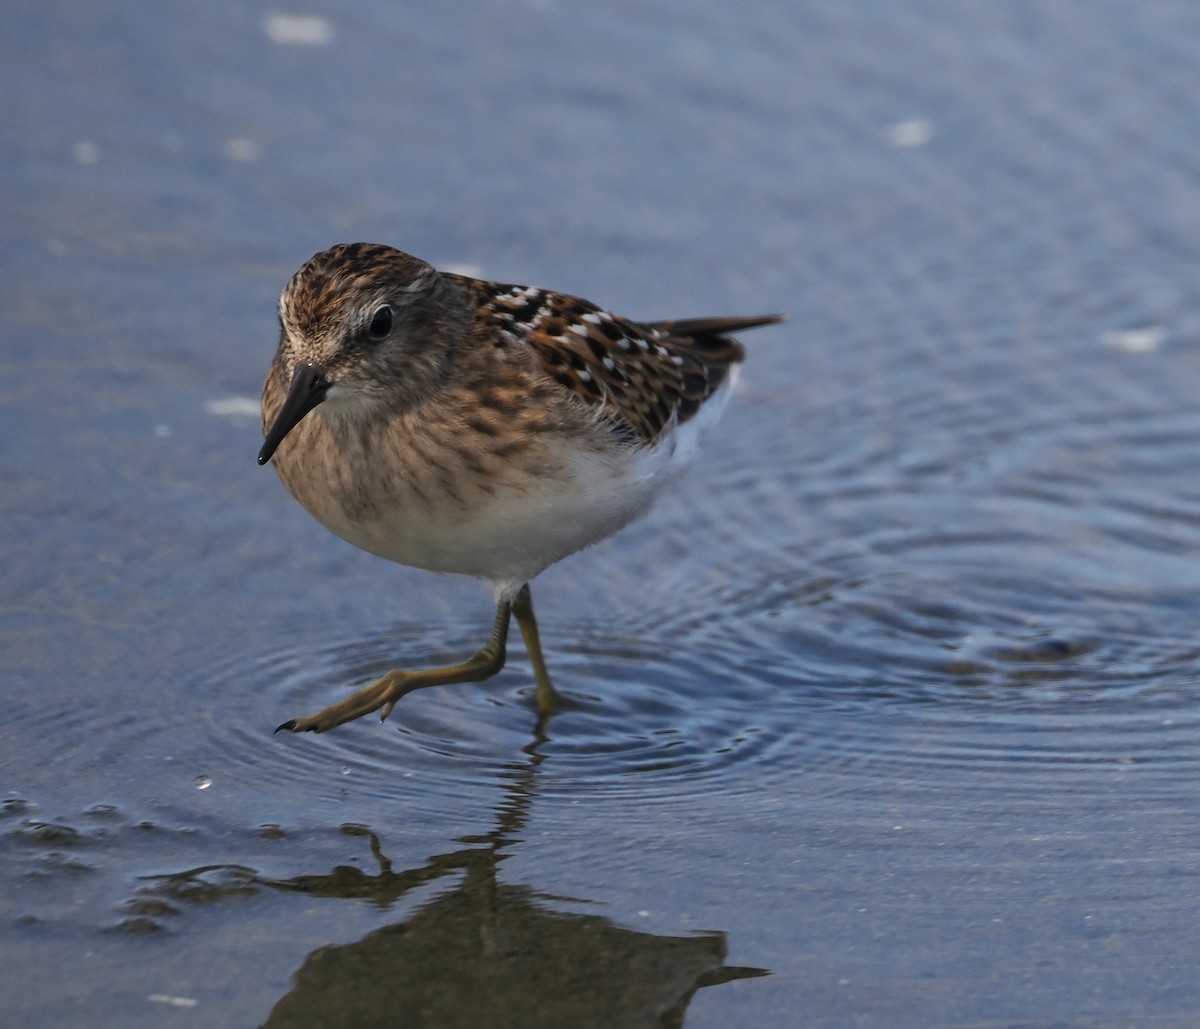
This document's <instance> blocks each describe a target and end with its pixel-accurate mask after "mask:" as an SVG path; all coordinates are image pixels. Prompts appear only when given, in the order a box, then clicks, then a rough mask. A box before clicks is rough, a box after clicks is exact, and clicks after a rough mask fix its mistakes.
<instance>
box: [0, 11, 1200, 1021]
mask: <svg viewBox="0 0 1200 1029" xmlns="http://www.w3.org/2000/svg"><path fill="white" fill-rule="evenodd" d="M287 13H288V12H284V14H285V15H286V14H287ZM1198 46H1200V11H1197V12H1194V11H1193V10H1192V9H1191V8H1190V7H1188V6H1186V5H1180V4H1171V3H1166V2H1150V3H1143V4H1139V5H1126V4H1117V3H1110V2H1097V3H1089V4H1086V5H1084V4H1075V5H1044V4H1043V5H1016V4H1003V5H975V6H964V5H960V4H954V3H949V2H945V0H926V2H921V3H915V4H905V5H891V4H886V3H881V2H866V3H861V4H856V5H850V6H847V5H844V4H837V3H832V2H827V0H818V2H814V3H809V4H805V5H802V6H800V5H791V4H782V3H767V2H764V0H751V2H749V3H744V4H739V5H736V10H734V9H733V7H731V6H730V5H722V4H715V3H702V4H694V5H689V6H688V8H687V9H686V10H684V9H683V8H680V7H678V6H675V7H671V6H667V5H660V6H658V7H657V8H652V9H648V8H647V7H646V5H638V4H630V3H618V4H608V5H603V6H599V7H597V6H593V7H589V8H586V9H585V8H578V9H577V8H572V7H569V6H567V5H563V4H558V3H554V2H547V0H541V2H530V3H526V4H521V5H513V4H501V3H484V4H470V5H465V4H464V5H454V4H452V5H449V6H447V5H446V4H432V3H415V4H406V5H403V6H399V7H397V6H394V5H388V4H382V3H378V2H369V0H359V2H357V3H353V4H348V5H343V6H342V7H341V8H339V9H338V10H337V11H336V12H335V11H333V10H332V9H331V10H330V11H329V12H328V13H321V12H320V11H316V12H312V13H311V14H310V16H309V18H308V20H304V19H300V20H296V18H295V17H290V18H289V17H282V18H281V17H280V15H279V13H278V12H275V13H273V12H271V11H269V10H267V9H265V8H258V7H253V6H247V5H240V4H233V3H228V2H219V3H215V4H208V5H204V6H202V7H196V6H195V5H191V6H189V5H183V4H179V3H175V2H168V3H164V4H159V5H156V6H153V7H146V6H145V5H135V4H132V3H118V4H108V5H105V6H104V7H103V9H100V8H94V6H92V5H86V4H72V3H68V2H65V0H52V2H50V3H47V4H44V5H41V6H40V7H38V8H37V9H36V10H34V9H33V8H28V9H25V8H21V9H18V10H14V11H12V12H9V14H8V17H7V18H6V19H5V26H4V32H3V33H0V147H2V148H3V152H4V154H5V155H6V159H5V160H4V161H2V162H0V233H2V239H3V242H4V244H5V246H4V247H3V250H2V251H0V271H2V274H0V379H2V382H3V403H2V404H0V439H2V440H3V443H2V445H0V485H2V486H3V489H2V490H0V512H2V514H0V519H2V521H0V524H2V525H3V531H4V540H5V545H4V547H3V549H2V550H0V654H2V655H3V661H2V662H0V682H2V683H3V696H4V700H5V704H6V710H5V717H4V718H3V720H2V722H0V789H2V790H3V795H2V796H0V801H5V803H3V805H2V806H0V898H3V899H2V901H0V911H2V912H3V914H4V917H3V919H2V920H0V953H3V955H4V961H3V962H0V1009H3V1010H4V1011H5V1012H6V1013H7V1017H8V1018H10V1019H12V1020H13V1022H14V1024H21V1025H26V1026H93V1025H96V1024H113V1025H118V1024H119V1025H122V1026H141V1025H145V1026H163V1025H175V1024H179V1025H196V1024H206V1025H222V1024H227V1025H257V1024H264V1023H267V1022H268V1020H270V1024H273V1025H293V1026H301V1025H317V1024H324V1025H335V1024H347V1025H360V1026H361V1025H369V1024H394V1023H395V1022H397V1021H403V1020H404V1019H407V1020H408V1023H411V1024H428V1025H437V1026H453V1025H477V1024H481V1021H482V1020H485V1019H489V1018H490V1019H491V1024H494V1025H497V1026H499V1025H506V1024H514V1025H522V1026H535V1025H546V1026H553V1025H563V1024H571V1025H597V1026H601V1025H615V1026H626V1025H661V1024H674V1023H672V1022H671V1021H670V1019H671V1018H676V1019H682V1020H683V1021H684V1023H685V1024H686V1025H688V1026H689V1027H698V1026H712V1027H727V1026H735V1025H745V1026H767V1025H771V1026H788V1025H799V1024H806V1025H807V1024H813V1025H830V1026H842V1025H852V1024H863V1025H875V1024H887V1025H897V1026H929V1025H980V1024H986V1025H1010V1024H1021V1025H1061V1024H1087V1025H1104V1026H1108V1025H1111V1026H1123V1025H1129V1024H1138V1025H1155V1026H1158V1025H1162V1026H1167V1025H1181V1026H1182V1025H1191V1024H1194V1023H1195V1022H1196V1020H1197V1018H1200V985H1198V984H1197V979H1196V976H1195V966H1196V962H1197V959H1198V958H1200V932H1198V931H1197V929H1196V926H1195V915H1194V912H1195V910H1196V907H1197V901H1198V899H1200V877H1198V873H1197V861H1196V846H1195V841H1196V839H1197V838H1200V804H1198V803H1197V791H1196V786H1195V782H1196V779H1197V772H1198V771H1200V742H1198V741H1200V732H1198V730H1200V710H1198V706H1200V643H1198V642H1197V638H1196V629H1197V625H1198V624H1200V612H1198V608H1200V486H1198V485H1197V481H1196V476H1195V473H1194V468H1195V465H1196V460H1197V459H1196V455H1197V453H1200V404H1198V402H1197V398H1198V397H1200V289H1198V287H1197V283H1198V282H1200V243H1198V242H1197V241H1198V240H1200V157H1198V156H1197V155H1200V113H1198V111H1197V107H1196V104H1195V97H1196V96H1197V95H1200V65H1198V64H1197V61H1196V60H1195V54H1196V52H1197V47H1198ZM354 239H369V240H379V241H384V242H390V243H393V244H395V245H397V246H400V247H402V248H403V249H405V250H408V251H410V252H412V253H415V254H418V255H420V256H421V257H423V258H426V259H428V260H430V261H433V262H434V263H436V264H438V265H440V266H442V267H448V268H453V269H455V270H467V271H469V272H471V273H474V274H480V275H483V276H487V277H494V278H498V279H502V280H505V281H515V282H528V283H531V284H536V285H542V286H549V287H554V288H558V289H561V290H565V291H568V292H575V293H580V294H582V295H584V296H587V297H589V298H590V299H592V300H595V301H596V302H599V303H602V304H605V305H607V306H610V307H612V308H613V309H615V310H617V311H619V312H621V313H624V314H627V315H629V316H631V317H635V318H645V319H655V318H669V317H677V316H678V317H687V316H698V315H705V314H756V313H760V312H771V311H776V310H785V311H787V312H788V313H789V315H790V320H789V321H788V322H787V323H786V325H784V326H781V327H778V328H772V329H763V330H758V331H756V332H755V333H753V334H747V336H746V337H745V342H746V343H747V345H748V347H749V349H750V357H749V360H748V362H747V364H746V366H745V373H744V375H743V377H742V380H741V383H740V385H739V392H738V393H737V395H736V396H735V397H734V402H733V404H732V405H731V407H730V409H729V411H728V412H727V414H726V417H725V419H724V420H723V421H722V423H721V425H720V427H719V428H718V430H717V431H715V432H714V433H712V434H711V435H710V436H709V438H708V439H707V440H706V441H705V448H704V454H703V457H702V460H701V461H700V462H699V464H698V466H697V468H696V469H695V470H694V472H693V473H692V474H691V475H690V476H689V477H688V478H687V479H686V480H685V481H684V482H683V483H682V484H681V485H680V486H679V488H678V489H677V490H676V491H675V492H674V493H673V494H672V495H670V496H669V497H668V498H666V499H665V500H664V501H663V502H662V503H661V504H660V505H659V507H658V508H657V509H656V510H655V512H654V513H652V515H651V516H650V517H648V518H647V519H645V520H644V521H642V522H640V523H638V524H637V525H635V526H633V527H631V528H630V529H628V530H627V531H626V532H624V533H623V534H621V535H620V536H618V537H617V538H616V539H614V540H612V541H610V542H608V543H605V544H603V545H601V546H599V547H597V548H595V549H593V550H591V551H588V552H587V553H585V554H582V555H578V556H576V557H574V558H572V559H570V560H569V561H567V562H564V563H563V564H562V565H561V566H559V567H557V568H555V569H552V570H551V571H550V572H548V573H547V574H546V575H544V576H543V577H541V578H540V579H539V580H538V582H537V583H536V584H535V590H534V592H535V597H536V599H537V604H538V610H539V615H540V619H541V622H542V633H543V642H544V644H545V647H546V649H547V655H548V659H549V662H550V666H551V669H552V671H553V673H554V675H555V679H556V682H557V683H558V685H559V686H560V688H561V689H563V690H564V691H565V692H566V693H567V694H568V696H569V698H570V700H571V703H570V706H569V707H568V708H567V710H565V711H564V712H563V713H561V714H560V715H558V716H557V717H555V718H554V719H553V720H552V721H551V723H550V724H549V726H548V727H547V729H546V732H545V734H544V735H543V736H539V735H538V734H537V732H536V729H535V722H536V719H535V717H534V715H533V713H532V709H531V698H532V680H531V676H530V675H529V672H528V665H527V663H526V662H525V660H524V654H523V651H522V649H521V647H520V646H519V644H514V646H513V648H512V658H511V660H510V664H509V667H508V668H507V669H506V670H505V672H504V673H502V675H500V676H499V677H497V679H495V680H493V681H492V682H489V683H484V684H475V685H464V686H456V687H448V688H445V689H439V690H431V691H426V692H422V693H420V694H417V695H414V696H412V697H409V698H407V699H406V700H405V701H404V702H403V703H402V705H401V706H400V707H398V708H397V710H396V712H395V713H394V715H393V716H392V719H391V720H390V721H389V722H388V723H386V724H385V725H384V726H382V727H381V726H379V725H378V724H377V723H375V722H373V721H371V720H363V721H361V722H359V723H355V724H353V725H350V726H347V727H344V728H342V729H340V730H338V731H336V732H334V733H331V734H329V735H325V736H321V737H307V736H306V737H303V738H292V737H286V738H285V737H277V736H272V735H271V734H270V730H271V729H272V728H273V727H274V726H275V725H276V724H278V723H279V722H280V721H282V720H284V719H285V718H288V717H293V716H295V715H297V714H301V713H305V712H308V711H310V710H312V709H315V708H316V707H319V706H321V705H323V704H326V703H329V702H331V701H333V700H335V699H337V698H338V697H339V696H341V695H342V694H343V693H345V692H346V691H348V689H349V688H350V687H351V686H352V685H355V684H359V683H361V682H364V681H367V680H369V679H371V678H373V677H375V676H377V675H378V674H380V673H381V672H382V671H384V670H386V669H387V668H390V667H392V666H393V665H397V664H402V665H403V664H407V665H409V666H411V667H421V666H427V665H431V664H435V663H442V662H447V661H453V660H457V659H460V658H462V657H464V656H465V655H466V654H468V653H469V652H471V651H472V650H474V649H475V648H476V647H478V646H479V645H480V643H481V642H482V640H483V638H484V637H485V636H486V633H487V630H488V627H489V624H490V619H491V605H490V602H489V598H488V596H487V594H486V591H484V590H483V589H481V588H480V587H479V586H477V585H476V584H473V583H470V582H462V581H456V580H450V579H439V578H435V577H432V576H429V575H426V574H424V573H420V572H416V571H412V570H409V569H403V568H399V567H395V566H389V565H386V564H385V563H384V562H381V561H378V560H377V559H374V558H371V557H369V556H368V555H365V554H360V553H358V552H356V551H354V550H353V549H352V548H351V547H349V546H348V545H347V544H344V543H342V542H341V541H339V540H336V539H334V538H332V537H330V536H329V535H328V534H327V533H325V532H324V530H322V529H321V528H320V527H319V526H317V525H316V524H315V523H313V522H312V521H311V520H310V519H309V518H308V517H307V516H306V515H305V514H304V512H303V511H302V510H300V509H299V507H297V506H296V505H295V504H294V503H293V502H292V501H291V499H290V498H289V497H288V496H287V495H286V493H285V492H284V491H283V489H282V487H281V486H280V485H279V483H278V482H277V481H276V479H275V477H274V475H273V474H272V473H271V472H270V470H269V469H261V468H259V467H257V465H256V464H255V460H254V458H255V454H256V453H257V450H258V446H259V441H260V435H259V426H258V419H257V415H256V414H255V413H254V411H255V405H256V403H257V395H258V391H259V388H260V385H261V381H262V377H263V375H264V373H265V370H266V367H267V363H268V362H269V360H270V357H271V354H272V352H273V349H274V344H275V333H276V328H275V316H274V303H275V297H276V295H277V293H278V290H279V289H280V287H281V286H282V284H283V283H284V282H285V281H286V279H287V277H288V276H289V275H290V274H291V272H292V271H293V270H294V269H295V268H296V267H297V266H298V265H299V264H300V263H301V262H302V261H303V260H305V259H306V258H307V257H308V256H309V255H310V254H312V253H313V252H314V251H316V250H319V249H323V248H324V247H326V246H328V245H330V244H332V243H334V242H337V241H345V240H354ZM68 970H69V971H68ZM589 972H590V973H591V979H590V981H587V982H585V981H584V980H585V979H587V974H588V973H589ZM763 973H769V974H763ZM339 1018H340V1019H341V1020H342V1021H341V1022H339V1021H338V1019H339ZM506 1018H507V1019H509V1020H510V1021H507V1022H506V1021H504V1019H506Z"/></svg>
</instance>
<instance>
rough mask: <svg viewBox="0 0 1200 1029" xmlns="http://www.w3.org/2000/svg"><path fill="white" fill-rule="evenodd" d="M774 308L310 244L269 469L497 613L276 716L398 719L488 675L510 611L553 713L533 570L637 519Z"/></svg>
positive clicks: (331, 518)
mask: <svg viewBox="0 0 1200 1029" xmlns="http://www.w3.org/2000/svg"><path fill="white" fill-rule="evenodd" d="M780 320H781V316H779V315H766V316H762V317H757V318H697V319H692V320H685V321H668V322H633V321H629V320H627V319H625V318H620V317H618V316H617V315H614V314H610V313H609V312H608V311H605V310H603V309H601V308H599V307H597V306H596V305H595V304H591V303H588V302H587V301H586V300H581V299H579V298H578V297H572V296H566V295H564V294H562V293H553V292H551V291H549V290H544V289H534V288H531V287H528V286H510V285H502V284H500V283H495V282H484V281H480V280H478V279H472V278H467V277H466V276H463V275H456V274H452V273H449V272H438V271H436V270H435V269H434V268H432V267H430V266H429V265H428V264H426V263H425V262H424V261H421V260H418V259H417V258H415V257H410V256H409V255H408V254H404V253H401V252H400V251H399V250H395V249H393V248H392V247H388V246H382V245H379V244H372V243H350V244H342V245H339V246H335V247H332V248H330V249H329V250H325V251H323V252H322V253H319V254H317V255H316V256H314V257H313V258H312V259H311V260H310V261H308V262H307V263H306V264H305V265H304V266H303V267H302V268H301V269H300V270H299V271H298V272H296V274H295V275H294V276H292V279H291V281H290V282H289V283H288V284H287V286H286V287H284V290H283V293H282V294H281V296H280V298H279V321H280V329H281V331H280V337H279V350H278V352H277V353H276V354H275V360H274V361H273V362H272V364H271V369H270V371H269V372H268V373H267V381H266V384H265V386H264V387H263V433H264V436H265V442H264V443H263V446H262V450H261V451H260V452H259V455H258V462H259V464H265V463H266V462H267V461H270V460H272V459H273V463H274V465H275V470H276V471H277V472H278V473H279V477H280V479H282V480H283V483H284V485H285V486H286V487H287V488H288V490H289V491H290V492H291V494H292V496H294V497H295V498H296V499H297V500H298V501H299V502H300V503H301V504H302V505H303V506H304V507H305V508H306V509H307V510H308V512H309V513H310V514H311V515H312V516H313V517H314V518H316V519H317V521H319V522H320V523H321V524H322V525H324V526H325V527H326V528H327V529H329V530H330V531H331V532H334V533H336V534H337V535H339V536H341V537H342V538H343V539H346V540H349V541H350V542H351V543H353V544H354V545H355V546H358V547H361V548H362V549H364V550H368V551H370V552H371V553H372V554H378V555H379V556H380V557H386V558H388V559H389V560H391V561H397V562H399V563H400V564H404V565H411V566H413V567H415V568H425V569H428V570H429V571H433V572H457V573H459V574H462V575H471V576H475V577H476V578H480V579H486V580H488V581H490V582H491V583H492V586H493V588H494V591H495V598H496V620H495V624H494V625H493V627H492V635H491V639H490V640H489V641H488V643H487V645H486V646H485V647H484V648H483V649H482V650H480V651H479V652H478V653H476V654H475V655H473V656H472V657H469V658H467V660H465V661H463V662H461V663H460V664H455V665H448V666H446V667H444V668H432V669H426V670H422V671H402V670H399V669H397V670H394V671H391V672H388V673H387V674H386V675H384V676H383V678H381V679H379V680H378V681H377V682H374V683H371V684H370V685H369V686H365V687H363V688H362V689H360V690H358V691H357V692H355V693H352V694H351V695H350V696H348V697H347V698H346V699H345V700H343V701H341V702H340V703H337V704H333V705H332V706H330V707H327V708H325V709H324V710H323V711H319V712H318V713H317V714H315V715H311V716H309V717H307V718H297V719H293V720H290V721H287V722H284V723H283V725H281V726H280V727H279V729H281V730H282V729H287V730H290V731H291V732H324V731H325V730H327V729H332V728H333V727H334V726H336V725H341V724H342V723H344V722H348V721H350V720H352V719H354V718H359V717H360V716H362V715H365V714H368V713H369V712H372V711H380V712H381V717H382V718H387V716H388V714H389V713H390V712H391V710H392V708H393V707H394V706H395V704H396V702H397V701H398V700H399V699H400V698H401V697H403V696H404V695H405V694H406V693H411V692H412V691H413V690H417V689H421V688H423V687H425V686H438V685H442V684H445V683H454V682H473V681H478V680H482V679H487V678H489V677H490V676H493V675H495V674H496V673H497V672H498V671H500V669H501V668H503V667H504V659H505V644H506V640H507V638H508V626H509V620H510V618H511V616H513V615H516V618H517V624H518V625H519V626H520V628H521V634H522V636H523V637H524V639H525V646H526V648H527V650H528V652H529V658H530V660H531V661H532V663H533V673H534V677H535V679H536V682H537V698H538V705H539V708H540V710H541V711H542V713H543V714H545V713H547V712H549V711H550V710H552V709H553V708H554V706H555V705H556V704H557V702H558V695H557V693H556V692H555V690H554V687H553V685H552V684H551V682H550V676H549V674H548V673H547V671H546V662H545V659H544V658H543V656H542V648H541V643H540V642H539V640H538V630H537V622H536V621H535V620H534V616H533V604H532V601H531V599H530V593H529V582H530V581H531V580H532V579H533V578H534V576H536V575H537V574H538V573H539V572H542V571H543V570H545V569H546V568H548V567H549V566H550V565H552V564H554V563H555V562H556V561H559V560H561V559H562V558H564V557H566V556H567V555H568V554H573V553H575V551H577V550H582V549H583V548H584V547H587V546H590V545H591V544H592V543H595V542H596V541H598V540H601V539H604V538H605V537H606V536H609V535H611V534H612V533H614V532H616V531H617V530H618V529H620V528H621V527H622V526H624V525H626V524H628V523H629V522H630V521H632V520H633V519H635V518H637V517H638V516H640V515H642V514H643V513H645V511H646V510H647V508H648V507H649V506H650V504H651V502H652V501H653V500H654V499H655V497H657V496H658V495H659V494H660V493H661V492H662V491H663V490H664V489H665V488H666V487H667V486H668V485H669V484H670V483H672V482H674V481H675V479H677V478H678V476H679V475H680V473H681V472H682V471H683V469H684V467H685V466H686V464H687V462H688V459H689V458H690V457H691V455H692V452H693V450H694V449H695V444H696V437H697V436H698V434H699V432H700V431H701V430H702V429H703V428H704V427H705V426H706V425H707V424H708V423H710V422H713V421H715V420H716V417H717V415H718V414H719V413H720V409H721V408H722V407H723V406H724V403H725V400H726V399H727V397H728V393H729V390H730V387H731V385H732V383H733V380H734V377H735V374H736V371H737V367H736V366H737V364H738V362H740V361H741V360H742V358H743V356H744V354H745V351H744V350H743V348H742V346H741V344H740V343H738V342H737V341H736V340H734V339H732V338H731V337H730V335H729V334H730V333H733V332H738V331H741V330H743V329H752V328H755V327H756V326H759V325H770V324H771V323H773V322H778V321H780ZM276 731H279V730H276Z"/></svg>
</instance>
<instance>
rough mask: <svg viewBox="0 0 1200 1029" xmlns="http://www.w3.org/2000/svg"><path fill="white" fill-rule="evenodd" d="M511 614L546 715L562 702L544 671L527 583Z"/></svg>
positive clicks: (541, 707) (540, 644) (539, 704)
mask: <svg viewBox="0 0 1200 1029" xmlns="http://www.w3.org/2000/svg"><path fill="white" fill-rule="evenodd" d="M512 610H513V614H515V615H516V616H517V625H519V626H520V627H521V637H522V639H524V640H525V649H526V650H527V651H529V661H530V663H531V664H532V665H533V677H534V679H535V680H536V681H537V698H538V710H539V711H540V712H541V713H542V714H543V715H548V714H549V713H550V712H551V711H553V710H554V709H555V708H556V707H558V706H559V705H560V704H561V703H562V697H560V696H559V695H558V690H556V689H555V688H554V684H553V683H552V682H551V681H550V673H549V672H548V671H546V658H545V656H544V655H543V654H542V641H541V639H540V638H539V637H538V627H537V619H536V618H534V617H533V596H532V594H531V593H530V592H529V584H528V583H526V584H525V585H524V586H522V587H521V591H520V592H519V593H518V594H517V596H516V599H515V600H514V601H513V605H512Z"/></svg>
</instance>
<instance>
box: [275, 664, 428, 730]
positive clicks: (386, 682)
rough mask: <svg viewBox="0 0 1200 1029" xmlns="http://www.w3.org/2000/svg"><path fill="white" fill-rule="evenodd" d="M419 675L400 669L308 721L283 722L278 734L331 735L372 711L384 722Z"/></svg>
mask: <svg viewBox="0 0 1200 1029" xmlns="http://www.w3.org/2000/svg"><path fill="white" fill-rule="evenodd" d="M418 675H419V673H411V672H402V671H400V670H399V669H396V670H395V671H391V672H388V673H387V675H385V676H384V677H383V678H382V679H379V680H378V681H376V682H373V683H371V684H370V685H369V686H364V687H363V688H362V689H361V690H355V692H353V693H351V694H350V696H348V697H347V698H346V699H345V700H340V701H338V702H337V703H336V704H331V705H330V706H329V707H327V708H325V709H324V710H322V711H318V712H317V713H316V714H315V715H309V716H308V717H307V718H291V719H289V720H288V721H286V722H284V723H283V724H282V725H281V726H279V728H277V729H276V730H275V731H276V732H285V731H286V732H328V731H329V730H330V729H332V728H334V727H335V726H339V725H344V724H345V723H346V722H352V721H354V719H356V718H361V717H362V716H363V715H369V714H370V713H371V712H372V711H379V710H380V708H382V709H383V710H382V711H380V715H379V720H380V721H383V720H384V719H385V718H387V716H388V715H390V714H391V713H392V708H394V707H395V706H396V701H398V700H399V699H400V698H401V697H403V696H404V695H405V694H406V693H408V692H410V691H411V690H413V689H416V688H417V685H418V684H417V683H414V682H413V681H412V680H413V679H414V678H416V677H417V676H418Z"/></svg>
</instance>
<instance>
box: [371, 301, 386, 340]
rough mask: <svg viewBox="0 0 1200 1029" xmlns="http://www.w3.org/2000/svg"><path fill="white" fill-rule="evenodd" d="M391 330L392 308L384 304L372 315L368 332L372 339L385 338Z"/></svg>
mask: <svg viewBox="0 0 1200 1029" xmlns="http://www.w3.org/2000/svg"><path fill="white" fill-rule="evenodd" d="M391 331H392V309H391V308H390V307H389V306H388V305H387V304H384V305H383V307H381V308H380V309H379V310H378V311H376V312H375V313H374V314H373V315H372V316H371V324H370V325H368V326H367V332H368V333H369V334H370V336H371V338H372V339H383V338H384V337H385V336H387V334H388V333H389V332H391Z"/></svg>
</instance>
